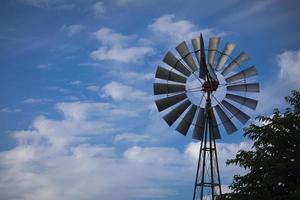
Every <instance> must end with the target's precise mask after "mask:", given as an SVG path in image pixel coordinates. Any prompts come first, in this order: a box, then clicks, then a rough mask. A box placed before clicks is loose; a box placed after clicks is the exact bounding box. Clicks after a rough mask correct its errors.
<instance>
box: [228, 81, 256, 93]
mask: <svg viewBox="0 0 300 200" xmlns="http://www.w3.org/2000/svg"><path fill="white" fill-rule="evenodd" d="M227 90H229V91H242V92H259V84H258V83H245V84H238V85H230V86H227Z"/></svg>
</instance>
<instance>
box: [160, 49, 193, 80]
mask: <svg viewBox="0 0 300 200" xmlns="http://www.w3.org/2000/svg"><path fill="white" fill-rule="evenodd" d="M163 61H164V62H165V63H166V64H168V65H169V66H171V67H173V68H174V69H176V70H177V71H179V72H181V73H182V74H184V75H186V76H189V75H190V74H191V72H190V71H189V70H188V69H187V68H186V67H185V66H184V64H183V63H182V62H181V61H180V60H178V58H176V56H174V54H173V53H172V52H170V51H168V53H167V54H166V55H165V57H164V59H163Z"/></svg>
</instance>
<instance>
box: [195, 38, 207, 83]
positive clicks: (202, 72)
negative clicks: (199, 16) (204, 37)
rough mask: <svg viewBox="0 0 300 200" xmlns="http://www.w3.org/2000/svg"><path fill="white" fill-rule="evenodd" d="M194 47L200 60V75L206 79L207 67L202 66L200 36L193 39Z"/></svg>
mask: <svg viewBox="0 0 300 200" xmlns="http://www.w3.org/2000/svg"><path fill="white" fill-rule="evenodd" d="M192 44H193V48H194V51H195V54H196V58H197V61H198V65H199V66H200V69H199V70H200V74H199V77H200V78H201V79H205V69H204V67H203V66H201V51H200V37H196V38H194V39H192Z"/></svg>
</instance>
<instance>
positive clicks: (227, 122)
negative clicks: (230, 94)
mask: <svg viewBox="0 0 300 200" xmlns="http://www.w3.org/2000/svg"><path fill="white" fill-rule="evenodd" d="M214 108H215V110H216V111H217V114H218V116H219V118H220V120H221V121H222V125H223V126H224V128H225V130H226V132H227V133H228V134H231V133H233V132H235V131H237V128H236V126H235V125H234V124H233V123H232V121H231V119H230V118H229V117H228V116H227V114H226V113H225V112H224V111H223V110H222V108H221V107H220V106H219V105H216V106H215V107H214Z"/></svg>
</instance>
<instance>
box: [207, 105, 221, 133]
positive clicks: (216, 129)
mask: <svg viewBox="0 0 300 200" xmlns="http://www.w3.org/2000/svg"><path fill="white" fill-rule="evenodd" d="M209 112H210V117H211V128H212V132H213V136H214V138H215V139H221V135H220V131H219V127H218V123H217V120H216V117H215V114H214V111H213V110H212V109H210V110H209Z"/></svg>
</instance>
